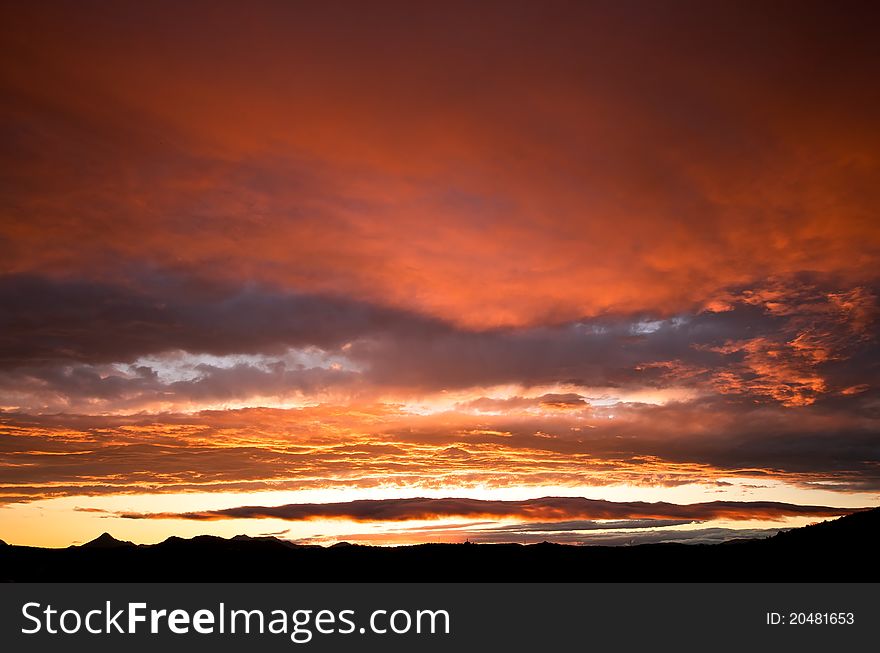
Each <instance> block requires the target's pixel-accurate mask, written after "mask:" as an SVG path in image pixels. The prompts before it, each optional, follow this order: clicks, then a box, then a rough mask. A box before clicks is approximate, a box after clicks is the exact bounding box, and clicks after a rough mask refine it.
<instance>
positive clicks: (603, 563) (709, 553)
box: [0, 508, 880, 582]
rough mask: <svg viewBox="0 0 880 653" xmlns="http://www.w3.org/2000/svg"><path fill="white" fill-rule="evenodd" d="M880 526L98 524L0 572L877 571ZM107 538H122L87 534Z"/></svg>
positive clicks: (389, 577) (48, 575) (752, 575)
mask: <svg viewBox="0 0 880 653" xmlns="http://www.w3.org/2000/svg"><path fill="white" fill-rule="evenodd" d="M878 536H880V508H875V509H872V510H867V511H863V512H859V513H855V514H852V515H849V516H846V517H841V518H839V519H836V520H833V521H828V522H824V523H820V524H816V525H812V526H806V527H804V528H798V529H792V530H790V531H786V532H782V533H779V534H777V535H775V536H773V537H770V538H766V539H760V540H733V541H730V542H726V543H723V544H643V545H638V546H623V547H608V546H572V545H562V544H549V543H543V544H532V545H520V544H422V545H418V546H403V547H372V546H362V545H357V544H349V545H347V546H332V547H319V546H302V545H296V544H292V543H290V542H286V541H283V540H278V539H276V538H273V537H247V536H244V537H242V536H238V537H235V538H232V539H224V538H220V537H214V536H208V535H203V536H199V537H194V538H192V539H188V540H187V539H182V538H179V537H169V538H168V539H167V540H165V541H164V542H161V543H159V544H154V545H132V544H130V543H129V544H128V545H126V544H125V543H120V542H119V541H118V540H115V539H113V538H112V537H110V536H109V535H107V536H106V537H105V536H104V535H102V536H101V537H100V538H98V540H95V541H93V542H92V543H89V545H83V546H79V547H68V548H66V549H40V548H35V547H22V546H6V547H0V580H4V581H208V582H210V581H288V582H289V581H301V582H306V581H314V582H322V581H398V582H418V581H444V582H454V581H496V582H499V581H500V582H504V581H743V582H747V581H774V582H780V581H795V582H797V581H854V582H858V581H872V582H877V581H880V565H877V564H876V550H877V542H878V539H880V538H878ZM108 538H109V539H108ZM110 540H112V542H113V543H118V544H115V545H113V546H91V544H94V542H105V543H110Z"/></svg>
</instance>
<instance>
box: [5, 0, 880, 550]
mask: <svg viewBox="0 0 880 653" xmlns="http://www.w3.org/2000/svg"><path fill="white" fill-rule="evenodd" d="M0 6H2V9H0V34H2V36H0V49H2V54H0V100H2V101H0V152H2V155H0V156H2V166H0V539H3V540H4V541H6V542H9V543H15V544H31V545H41V546H67V545H69V544H71V543H74V542H82V541H86V540H89V539H92V538H94V537H95V536H97V535H98V534H100V533H101V532H102V531H109V532H111V533H112V534H113V535H114V536H116V537H117V538H120V539H128V540H132V541H136V542H144V543H146V542H156V541H161V540H163V539H165V538H166V537H168V536H170V535H180V536H186V537H189V536H193V535H196V534H202V533H210V534H217V535H223V536H232V535H235V534H239V533H246V534H249V535H262V534H273V535H276V536H278V537H282V538H285V539H290V540H294V541H297V542H305V543H317V544H333V543H334V542H337V541H341V540H346V541H351V542H363V543H372V544H399V543H412V542H425V541H450V542H456V541H464V540H465V539H469V540H470V541H477V542H497V541H514V542H525V543H528V542H536V541H537V542H540V541H543V540H551V541H558V542H569V543H590V542H592V543H611V544H624V543H632V542H642V541H644V542H647V541H670V540H677V541H705V542H709V541H719V540H722V539H726V538H728V537H731V536H732V535H751V534H766V533H767V532H768V530H767V529H778V528H781V527H788V526H797V525H802V524H806V523H810V522H813V521H818V520H821V519H825V518H828V517H833V516H837V515H841V514H845V513H846V512H847V509H849V508H856V507H866V506H876V505H880V343H878V341H877V334H878V320H880V307H878V295H880V216H878V207H880V118H878V116H880V83H878V80H880V39H878V38H877V33H876V18H875V19H874V20H871V19H870V17H869V16H866V15H865V14H867V13H869V11H870V9H871V7H870V3H866V2H822V3H814V2H782V1H778V2H711V3H707V2H686V1H670V2H619V1H614V2H612V1H608V2H602V1H585V2H562V1H553V0H551V1H549V2H514V1H507V2H485V1H477V2H460V3H459V2H449V1H444V2H310V3H305V2H248V3H244V2H217V1H212V2H200V1H187V2H164V1H163V2H109V1H108V2H89V1H85V2H34V3H25V2H2V5H0Z"/></svg>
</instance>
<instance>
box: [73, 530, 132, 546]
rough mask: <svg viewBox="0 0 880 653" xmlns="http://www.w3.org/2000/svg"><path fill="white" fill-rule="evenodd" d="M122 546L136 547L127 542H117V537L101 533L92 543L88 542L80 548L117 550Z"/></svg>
mask: <svg viewBox="0 0 880 653" xmlns="http://www.w3.org/2000/svg"><path fill="white" fill-rule="evenodd" d="M120 546H136V545H135V544H134V543H133V542H128V541H125V540H117V539H116V538H115V537H113V536H112V535H110V533H101V534H100V535H99V536H98V537H96V538H95V539H94V540H92V541H91V542H86V543H85V544H81V545H80V547H85V548H89V549H115V548H118V547H120Z"/></svg>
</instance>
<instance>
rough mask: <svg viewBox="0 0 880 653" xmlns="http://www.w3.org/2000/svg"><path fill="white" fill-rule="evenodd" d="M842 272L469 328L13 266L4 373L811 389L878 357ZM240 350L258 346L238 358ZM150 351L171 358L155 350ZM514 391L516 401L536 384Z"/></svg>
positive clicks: (101, 390)
mask: <svg viewBox="0 0 880 653" xmlns="http://www.w3.org/2000/svg"><path fill="white" fill-rule="evenodd" d="M829 284H831V281H830V280H828V279H826V280H824V281H821V280H818V279H815V278H812V279H810V278H799V279H789V280H786V281H784V282H783V281H780V280H777V281H776V282H774V283H772V284H767V285H764V286H761V287H756V288H751V289H739V290H731V291H730V292H728V293H727V294H726V295H725V297H724V298H723V299H722V300H719V301H720V302H723V307H722V308H723V310H704V311H701V312H695V313H693V314H688V315H678V316H671V317H666V318H660V317H656V316H654V317H652V316H648V315H645V314H630V315H625V314H621V315H607V316H605V317H602V318H594V319H591V320H584V321H581V322H577V323H568V324H561V325H557V326H547V327H535V328H524V329H492V330H487V331H469V330H463V329H461V328H457V327H455V326H453V325H451V324H444V323H442V322H439V321H437V320H432V319H428V318H425V317H420V316H417V315H413V314H409V313H406V312H402V311H399V310H393V309H389V308H383V307H381V306H374V305H371V304H368V303H364V302H359V301H353V300H350V299H344V298H340V297H328V296H315V295H302V294H295V293H290V292H285V291H282V290H279V289H272V288H268V287H260V286H245V287H241V288H236V287H233V286H229V285H223V284H217V283H207V282H196V281H195V280H193V279H189V278H186V277H171V276H163V275H149V274H145V273H142V274H140V275H138V276H137V280H136V282H133V285H123V284H116V285H111V284H106V283H97V282H86V281H71V280H67V281H65V280H51V279H49V278H42V277H41V278H37V277H20V276H19V277H10V276H7V277H3V278H0V300H2V302H3V304H4V307H5V309H6V310H5V311H4V313H3V314H2V316H0V327H2V334H3V335H2V338H0V366H2V367H3V368H5V369H2V370H0V389H2V390H3V391H4V393H5V394H6V395H7V397H8V399H7V401H6V405H11V406H16V405H17V406H19V407H20V408H24V409H27V410H38V411H42V412H46V411H52V410H73V411H76V410H78V409H79V406H86V405H89V404H95V402H97V404H98V405H102V406H103V407H104V409H105V410H113V409H114V408H115V409H129V410H130V409H137V408H138V407H148V406H150V405H155V404H156V403H157V402H165V404H166V405H173V404H174V403H175V402H177V403H179V404H183V405H186V404H198V403H199V402H203V403H212V402H213V403H216V402H218V401H226V400H246V399H247V398H248V397H251V396H260V397H273V396H274V397H283V396H285V395H286V394H291V393H296V392H299V393H305V394H308V393H316V392H323V391H327V390H331V389H336V390H339V391H340V392H344V393H349V394H350V393H354V392H357V393H361V394H362V393H365V392H366V393H370V392H373V393H375V392H388V391H393V392H398V393H414V392H415V393H418V392H433V391H437V390H441V389H461V388H470V387H474V386H491V385H496V384H518V385H520V386H523V387H528V386H533V385H542V384H556V383H568V384H574V385H580V386H587V387H589V386H605V387H609V386H610V387H614V386H617V387H621V388H667V387H685V388H693V389H695V390H697V391H699V392H712V393H722V394H728V395H743V396H748V397H751V398H754V399H756V400H759V401H771V402H774V401H775V402H780V403H783V404H785V405H793V406H794V405H803V404H810V403H814V402H815V401H821V400H824V399H827V398H828V397H829V396H854V395H858V394H861V393H863V392H865V391H867V390H870V389H871V386H870V384H869V383H866V381H867V380H868V379H869V378H873V376H874V375H875V374H876V373H877V371H878V369H880V368H878V366H880V355H878V351H880V347H878V342H877V341H876V339H875V338H874V334H875V323H876V315H877V302H876V294H875V293H873V292H872V291H870V290H869V289H867V288H863V287H857V288H852V289H849V290H835V286H833V285H829ZM291 350H297V351H311V352H313V353H314V354H316V355H318V356H324V357H325V358H327V359H329V358H331V357H336V359H337V362H341V364H337V365H336V366H334V367H333V368H332V369H331V368H330V365H329V363H328V364H327V365H324V366H323V367H322V366H321V365H320V361H319V362H317V363H316V362H314V361H313V362H312V363H311V367H310V366H309V364H303V363H302V362H298V361H291V360H287V359H285V356H286V355H287V354H288V353H289V352H290V351H291ZM187 353H188V354H194V355H199V354H210V355H214V356H217V357H225V358H226V361H225V362H224V361H209V362H203V363H201V364H199V365H194V366H193V369H192V370H191V374H190V375H189V376H188V378H185V379H170V380H169V379H167V378H161V377H160V375H159V372H160V371H161V369H160V368H161V366H162V365H163V364H164V363H167V364H168V365H173V364H174V362H175V357H177V358H179V357H180V355H181V354H187ZM242 355H251V356H254V355H258V356H260V357H261V359H260V361H257V362H255V361H253V360H245V361H236V360H235V356H242ZM150 356H152V357H153V358H154V359H155V358H156V357H158V360H148V361H144V360H142V359H143V358H144V357H150ZM138 361H141V362H140V363H138ZM119 364H124V366H123V368H120V367H119ZM114 365H116V367H113V366H114ZM126 366H127V367H126ZM584 399H585V398H584V397H583V396H580V397H579V396H575V395H566V396H557V397H552V396H549V395H548V396H546V397H544V398H542V399H540V400H538V401H537V404H535V405H537V406H543V407H545V408H557V409H563V408H577V407H578V406H579V405H582V404H583V402H584ZM493 401H496V402H497V401H499V400H496V399H490V398H487V399H477V400H474V401H472V402H471V403H465V404H463V405H462V407H463V408H466V409H467V408H471V409H478V410H479V409H481V408H480V407H481V406H483V407H484V408H485V407H488V406H489V405H490V404H491V403H492V402H493ZM501 401H506V402H508V403H507V404H506V406H507V409H515V408H517V406H518V407H519V408H525V407H526V403H528V402H534V401H535V400H534V399H533V398H528V399H526V398H522V399H516V398H506V399H503V400H501ZM496 406H497V407H500V404H496Z"/></svg>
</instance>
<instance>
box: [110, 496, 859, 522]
mask: <svg viewBox="0 0 880 653" xmlns="http://www.w3.org/2000/svg"><path fill="white" fill-rule="evenodd" d="M850 512H852V510H849V509H845V508H830V507H826V506H799V505H793V504H787V503H778V502H771V501H752V502H739V501H714V502H711V503H697V504H690V505H676V504H670V503H644V502H613V501H602V500H596V499H585V498H581V497H544V498H541V499H527V500H523V501H491V500H481V499H466V498H455V499H452V498H449V499H425V498H413V499H376V500H360V501H349V502H346V503H302V504H288V505H285V506H243V507H240V508H226V509H223V510H206V511H201V512H184V513H119V515H118V516H120V517H123V518H127V519H190V520H206V521H209V520H217V519H285V520H289V521H303V520H310V519H351V520H354V521H406V520H411V519H439V518H447V517H471V518H478V519H479V518H496V519H497V518H509V517H513V518H518V519H532V520H537V519H544V520H546V519H548V518H557V519H559V520H568V519H571V518H586V519H687V520H697V521H705V520H709V519H779V518H782V517H792V516H814V517H833V516H839V515H843V514H849V513H850Z"/></svg>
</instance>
